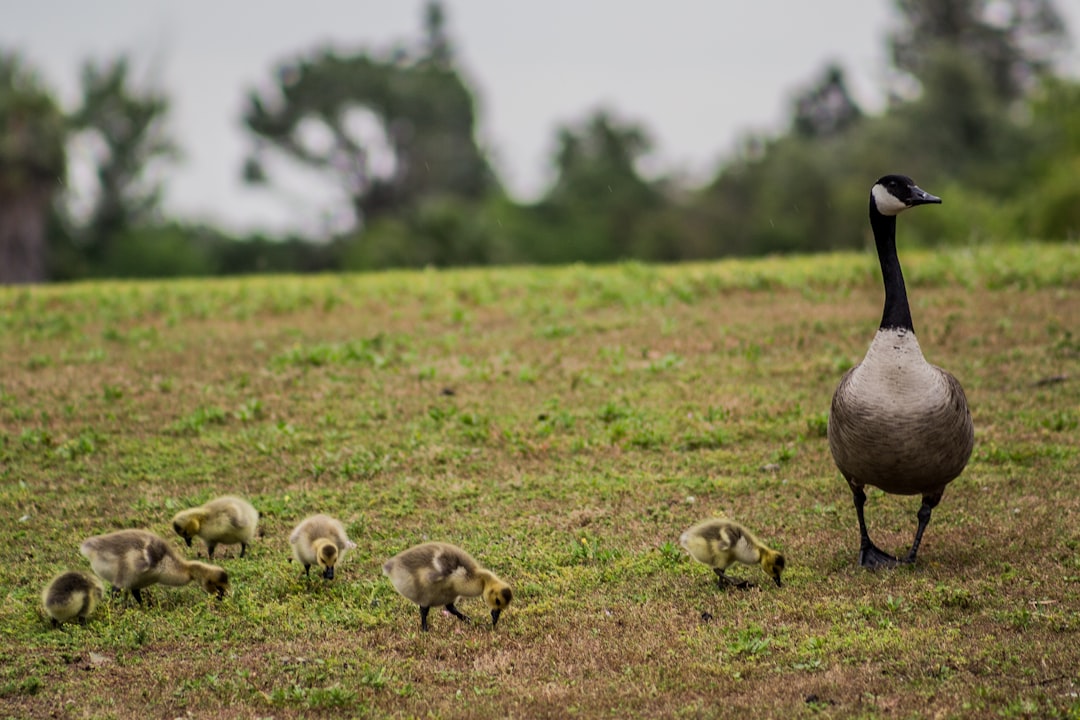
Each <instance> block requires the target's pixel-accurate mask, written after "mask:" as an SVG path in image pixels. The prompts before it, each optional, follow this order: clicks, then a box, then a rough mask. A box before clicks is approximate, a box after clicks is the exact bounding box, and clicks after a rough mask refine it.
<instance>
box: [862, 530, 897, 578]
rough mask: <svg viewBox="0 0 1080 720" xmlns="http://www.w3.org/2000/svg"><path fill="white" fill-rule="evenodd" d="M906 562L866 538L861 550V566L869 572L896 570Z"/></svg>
mask: <svg viewBox="0 0 1080 720" xmlns="http://www.w3.org/2000/svg"><path fill="white" fill-rule="evenodd" d="M904 562H907V561H906V560H900V559H899V558H897V557H895V556H893V555H890V554H889V553H887V552H885V551H884V550H882V549H881V548H879V547H878V546H877V545H875V544H874V543H872V542H870V538H864V539H863V543H862V547H861V548H859V564H860V565H862V566H863V567H864V568H867V569H868V570H877V569H878V568H894V567H896V566H897V565H900V564H902V563H904Z"/></svg>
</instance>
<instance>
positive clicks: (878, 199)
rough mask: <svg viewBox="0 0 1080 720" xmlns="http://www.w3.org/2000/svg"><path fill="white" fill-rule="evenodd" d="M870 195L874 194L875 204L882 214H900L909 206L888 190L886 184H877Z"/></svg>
mask: <svg viewBox="0 0 1080 720" xmlns="http://www.w3.org/2000/svg"><path fill="white" fill-rule="evenodd" d="M870 195H871V196H873V198H874V205H875V206H876V207H877V210H878V212H879V213H881V214H882V215H899V214H900V213H901V212H902V211H904V210H907V209H908V206H907V205H905V204H904V203H903V202H901V201H900V200H898V199H897V198H896V196H895V195H893V194H892V193H891V192H889V191H888V190H886V189H885V186H884V185H880V184H878V185H875V186H874V188H873V189H872V190H871V191H870Z"/></svg>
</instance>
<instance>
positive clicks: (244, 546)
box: [240, 543, 247, 557]
mask: <svg viewBox="0 0 1080 720" xmlns="http://www.w3.org/2000/svg"><path fill="white" fill-rule="evenodd" d="M246 552H247V543H240V557H244V553H246Z"/></svg>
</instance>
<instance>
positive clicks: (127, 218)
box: [69, 57, 179, 264]
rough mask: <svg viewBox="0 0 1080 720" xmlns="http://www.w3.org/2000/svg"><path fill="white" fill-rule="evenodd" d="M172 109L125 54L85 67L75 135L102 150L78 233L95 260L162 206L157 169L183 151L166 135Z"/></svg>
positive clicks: (74, 119) (73, 115) (72, 119)
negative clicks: (138, 78)
mask: <svg viewBox="0 0 1080 720" xmlns="http://www.w3.org/2000/svg"><path fill="white" fill-rule="evenodd" d="M168 110H169V101H168V98H167V97H166V96H165V95H164V94H163V93H161V92H159V91H157V90H153V89H140V88H136V87H134V86H133V83H132V80H131V73H130V66H129V62H128V59H127V58H126V57H118V58H115V59H113V60H110V61H107V62H92V61H91V62H86V63H85V64H84V65H83V68H82V100H81V104H80V106H79V107H78V108H77V109H76V110H75V111H74V112H73V113H71V115H70V117H69V124H70V127H71V129H72V131H73V132H74V136H75V137H79V138H81V139H84V140H85V139H87V138H90V139H92V142H93V143H94V147H95V148H96V149H97V152H96V157H95V158H94V163H95V165H96V167H95V176H96V179H97V187H96V188H95V192H94V194H93V200H92V202H91V205H90V208H89V212H88V213H87V218H86V220H85V221H82V222H77V223H76V226H77V227H76V232H75V236H76V239H77V241H78V242H79V244H80V245H81V247H82V250H83V252H84V253H85V254H86V256H87V258H88V260H89V261H90V262H91V263H92V264H93V263H97V262H100V261H101V260H102V259H103V258H105V257H107V256H108V255H109V254H110V250H111V248H112V245H113V244H114V243H115V242H116V241H117V239H118V238H119V237H120V236H121V235H124V234H125V233H127V232H128V231H129V230H130V229H131V228H132V227H134V226H136V225H139V224H143V223H146V222H148V221H149V220H151V219H152V217H153V215H154V213H155V211H157V210H158V208H159V207H160V202H161V191H162V187H161V181H160V179H158V178H157V177H155V175H154V171H155V170H156V169H157V166H160V165H162V164H163V163H165V162H168V161H170V160H174V159H176V158H177V157H178V155H179V151H178V149H177V146H176V145H175V144H174V143H173V141H172V140H171V139H170V138H169V136H168V135H167V133H166V128H165V122H166V117H167V114H168Z"/></svg>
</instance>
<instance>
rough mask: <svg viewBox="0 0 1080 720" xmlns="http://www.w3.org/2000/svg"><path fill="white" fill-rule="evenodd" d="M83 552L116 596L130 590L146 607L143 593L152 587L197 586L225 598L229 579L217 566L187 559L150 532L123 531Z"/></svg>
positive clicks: (94, 540)
mask: <svg viewBox="0 0 1080 720" xmlns="http://www.w3.org/2000/svg"><path fill="white" fill-rule="evenodd" d="M79 552H81V553H82V554H83V555H85V556H86V558H87V559H88V560H89V561H90V567H92V568H93V569H94V572H95V573H97V574H98V576H99V577H101V578H103V579H105V580H108V581H109V582H110V583H111V584H112V586H113V594H116V593H119V592H120V591H121V590H128V591H130V592H131V595H132V597H134V598H135V600H136V602H138V603H139V604H140V605H141V604H142V594H141V592H140V591H141V590H142V589H143V588H144V587H147V586H148V585H153V584H155V583H161V584H162V585H187V584H188V583H189V582H196V583H198V584H199V587H201V588H202V589H203V590H205V591H206V592H207V593H210V594H211V595H217V596H218V598H219V599H220V598H222V597H224V595H225V591H226V590H227V589H228V587H229V576H228V573H226V572H225V571H224V570H222V569H221V568H219V567H217V566H216V565H207V564H206V563H201V562H194V561H189V560H186V559H184V557H182V556H181V555H180V553H179V552H177V551H176V549H174V548H173V546H172V545H171V544H170V543H168V542H166V541H165V540H162V539H161V538H160V537H158V536H157V535H155V534H154V533H152V532H149V531H148V530H119V531H117V532H113V533H109V534H107V535H96V536H94V537H92V538H88V539H86V540H85V541H83V544H82V546H81V547H80V548H79Z"/></svg>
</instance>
